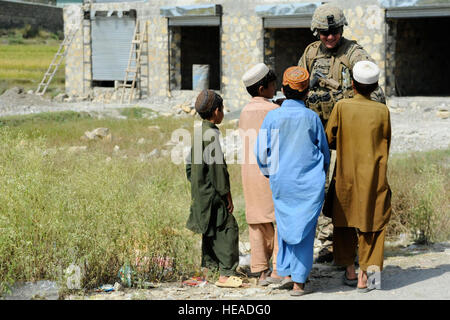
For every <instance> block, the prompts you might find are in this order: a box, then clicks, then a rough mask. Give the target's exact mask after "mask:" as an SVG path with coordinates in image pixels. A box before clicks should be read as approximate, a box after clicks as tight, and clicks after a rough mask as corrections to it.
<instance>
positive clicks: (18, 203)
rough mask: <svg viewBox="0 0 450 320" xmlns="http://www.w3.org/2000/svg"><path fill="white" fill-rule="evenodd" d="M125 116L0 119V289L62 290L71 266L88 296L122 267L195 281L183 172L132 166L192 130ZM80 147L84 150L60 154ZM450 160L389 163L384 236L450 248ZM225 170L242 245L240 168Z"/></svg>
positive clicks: (137, 114)
mask: <svg viewBox="0 0 450 320" xmlns="http://www.w3.org/2000/svg"><path fill="white" fill-rule="evenodd" d="M121 114H122V115H127V116H128V117H129V118H128V120H123V119H111V118H104V119H97V118H95V117H93V116H91V115H89V114H87V113H76V112H60V113H43V114H37V115H30V116H20V117H19V116H15V117H7V118H0V147H1V150H2V152H1V153H0V211H1V212H0V286H1V288H0V289H1V290H6V289H7V288H8V286H10V285H11V284H13V283H14V282H16V281H31V280H39V279H52V280H54V279H58V280H61V281H62V279H63V271H64V270H65V269H66V268H67V267H68V266H69V265H70V264H72V263H75V264H76V265H78V266H80V267H81V268H82V270H83V272H84V275H85V277H84V280H83V283H82V286H83V287H84V288H93V287H96V286H98V285H101V284H105V283H114V282H115V281H118V278H117V273H118V271H119V270H120V268H121V267H122V266H124V265H125V264H128V265H130V266H131V267H132V269H133V270H134V271H135V272H136V273H135V278H136V280H137V281H138V282H139V281H140V282H142V281H160V280H175V279H178V277H179V276H182V275H184V276H186V275H192V274H194V273H198V272H199V266H200V247H199V245H200V236H199V235H197V234H193V233H192V232H190V231H189V230H187V229H186V228H185V223H186V220H187V217H188V214H189V205H190V185H189V183H188V182H187V180H186V177H185V168H184V165H183V164H180V165H175V164H173V163H172V162H171V161H170V158H167V157H162V158H158V159H154V160H151V161H145V162H141V161H140V154H143V153H150V152H151V151H152V150H153V149H155V148H158V149H161V147H162V146H163V145H164V144H165V143H166V142H167V141H169V140H170V137H171V134H172V132H173V131H174V130H175V129H178V128H186V129H188V130H190V131H191V132H192V130H193V121H194V119H192V118H188V119H177V118H173V117H157V118H151V119H149V115H152V112H151V111H149V110H146V109H141V108H131V109H124V110H122V112H121ZM151 126H159V127H160V130H159V131H157V130H151V129H150V128H149V127H151ZM98 127H107V128H109V129H110V132H111V133H112V136H113V138H112V140H111V141H110V140H95V141H85V140H83V139H81V136H83V134H84V132H85V131H88V130H89V131H91V130H93V129H95V128H98ZM227 128H229V126H228V125H224V126H223V127H221V130H222V133H224V132H225V130H226V129H227ZM140 138H144V143H142V144H138V143H137V141H138V140H139V139H140ZM80 145H84V146H87V150H86V151H85V152H80V153H70V152H68V148H69V147H71V146H80ZM116 145H118V146H119V147H120V150H119V152H114V146H116ZM449 159H450V151H449V150H444V151H435V152H428V153H415V154H414V155H395V156H394V157H392V159H391V160H390V162H389V182H390V184H391V187H392V190H393V198H392V203H393V214H392V218H391V222H390V223H389V225H388V236H389V237H394V236H396V235H398V234H399V233H403V232H407V233H411V234H417V231H419V232H420V231H421V229H423V230H422V231H423V232H424V235H425V236H426V237H428V239H429V240H430V241H437V240H448V239H449V225H448V222H449V217H448V209H449V208H448V207H449V195H448V190H449V185H448V179H447V178H445V177H448V176H449ZM228 168H229V172H230V180H231V186H232V195H233V202H234V205H235V212H234V215H235V217H236V219H237V221H238V224H239V228H240V239H241V240H243V241H246V239H247V237H248V234H247V232H248V230H247V224H246V222H245V205H244V198H243V193H242V183H241V176H240V166H239V165H237V164H229V165H228ZM165 258H171V259H173V260H171V261H173V265H172V269H171V270H167V269H164V268H163V267H162V266H160V264H159V263H158V261H162V260H164V259H165Z"/></svg>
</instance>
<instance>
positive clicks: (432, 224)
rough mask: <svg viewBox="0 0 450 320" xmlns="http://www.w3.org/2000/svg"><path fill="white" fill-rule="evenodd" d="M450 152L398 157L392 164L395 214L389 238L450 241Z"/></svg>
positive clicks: (390, 163)
mask: <svg viewBox="0 0 450 320" xmlns="http://www.w3.org/2000/svg"><path fill="white" fill-rule="evenodd" d="M449 176H450V150H448V149H447V150H436V151H431V152H416V153H412V154H402V155H395V156H394V157H392V159H391V160H390V162H389V182H390V184H391V188H392V191H393V197H392V208H393V214H392V218H391V222H390V225H389V228H388V235H391V236H395V235H398V234H399V233H410V234H411V236H412V239H413V240H415V241H417V242H422V243H427V242H433V241H444V240H449V239H450V216H449V214H448V212H449V210H450V195H449V194H450V192H449V190H450V182H449V178H448V177H449Z"/></svg>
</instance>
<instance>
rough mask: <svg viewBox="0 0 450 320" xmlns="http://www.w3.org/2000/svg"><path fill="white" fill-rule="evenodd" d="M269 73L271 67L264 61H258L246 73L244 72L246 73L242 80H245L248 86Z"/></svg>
mask: <svg viewBox="0 0 450 320" xmlns="http://www.w3.org/2000/svg"><path fill="white" fill-rule="evenodd" d="M267 73H269V67H268V66H266V65H265V64H264V63H258V64H257V65H255V66H253V67H252V68H251V69H250V70H248V71H247V72H246V73H244V75H243V76H242V82H244V85H245V86H246V87H250V86H251V85H253V84H255V83H257V82H258V81H259V80H261V79H262V78H264V77H265V76H266V75H267Z"/></svg>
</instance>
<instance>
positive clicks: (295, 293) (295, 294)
mask: <svg viewBox="0 0 450 320" xmlns="http://www.w3.org/2000/svg"><path fill="white" fill-rule="evenodd" d="M306 293H307V292H306V291H305V290H303V289H296V290H294V289H292V290H291V291H289V294H290V295H291V296H292V297H300V296H303V295H305V294H306Z"/></svg>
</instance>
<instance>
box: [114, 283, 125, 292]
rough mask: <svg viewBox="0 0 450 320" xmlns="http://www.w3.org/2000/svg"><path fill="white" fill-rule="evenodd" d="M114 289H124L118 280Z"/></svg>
mask: <svg viewBox="0 0 450 320" xmlns="http://www.w3.org/2000/svg"><path fill="white" fill-rule="evenodd" d="M113 288H114V290H115V291H121V290H122V288H123V287H122V285H121V284H120V283H118V282H116V283H114V287H113Z"/></svg>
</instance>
